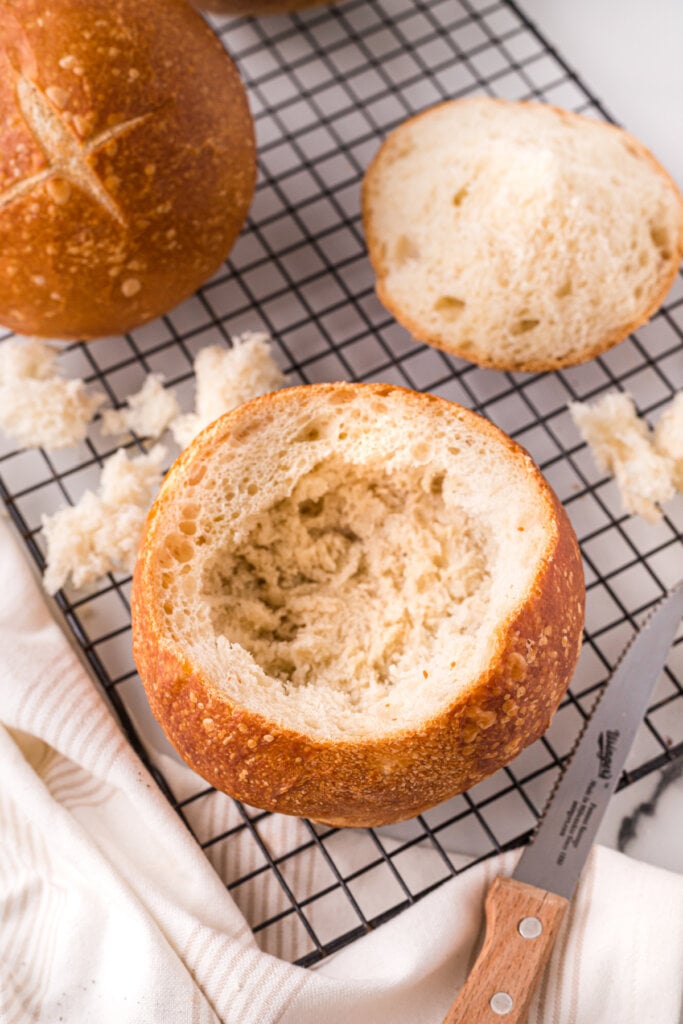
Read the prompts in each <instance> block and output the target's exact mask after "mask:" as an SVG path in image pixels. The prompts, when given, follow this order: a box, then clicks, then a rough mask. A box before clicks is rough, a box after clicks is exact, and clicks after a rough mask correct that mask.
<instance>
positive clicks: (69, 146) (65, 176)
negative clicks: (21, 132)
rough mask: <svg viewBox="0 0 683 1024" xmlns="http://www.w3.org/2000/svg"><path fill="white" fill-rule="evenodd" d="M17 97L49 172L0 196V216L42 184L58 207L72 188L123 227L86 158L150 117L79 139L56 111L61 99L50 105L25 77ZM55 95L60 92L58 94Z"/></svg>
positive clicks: (46, 95)
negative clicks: (77, 189)
mask: <svg viewBox="0 0 683 1024" xmlns="http://www.w3.org/2000/svg"><path fill="white" fill-rule="evenodd" d="M16 91H17V101H18V104H19V109H20V110H21V113H22V115H23V117H24V121H25V122H26V125H27V126H28V128H29V129H30V130H31V133H32V134H33V137H34V138H35V140H36V142H37V143H38V145H39V146H40V149H41V151H42V153H43V155H44V157H45V160H46V161H47V163H48V166H47V167H46V168H45V169H44V170H42V171H38V172H37V173H36V174H32V175H31V176H30V177H28V178H22V179H21V180H20V181H17V182H15V183H14V184H13V185H10V186H9V188H6V189H5V191H4V192H0V210H2V209H3V208H4V207H6V206H9V205H10V203H13V202H14V200H15V199H19V198H20V197H22V196H25V195H27V194H28V193H30V192H32V191H33V189H34V188H35V187H36V186H37V185H40V184H42V183H43V182H47V183H48V184H47V190H48V193H49V195H50V198H51V199H52V200H53V201H54V202H55V203H56V204H57V205H58V206H63V205H64V204H65V203H67V202H68V200H69V195H70V193H71V186H72V185H75V186H76V187H77V188H80V189H81V190H82V191H83V192H85V193H86V194H87V195H89V196H90V197H91V199H93V200H94V201H95V202H96V203H97V204H98V205H99V206H101V207H102V208H103V209H104V210H106V211H107V213H108V214H109V215H110V216H111V217H113V218H114V219H115V220H117V221H118V222H119V223H120V224H122V225H124V226H125V224H126V218H125V216H124V214H123V211H122V210H121V208H120V207H119V205H118V204H117V203H116V201H115V200H114V199H113V197H112V195H111V193H110V192H109V191H107V189H106V188H105V186H104V185H103V183H102V182H101V181H100V179H99V177H98V176H97V174H96V173H95V171H94V170H93V168H92V167H91V166H90V164H89V157H90V156H91V155H92V154H93V153H95V152H97V150H98V149H100V148H101V147H102V146H104V145H106V144H107V143H108V142H111V141H112V140H114V139H117V138H118V137H119V136H120V135H123V134H125V133H127V132H128V130H129V129H130V128H133V127H134V126H136V125H138V124H141V123H142V122H143V121H146V120H147V118H149V117H150V116H151V114H152V113H153V112H152V111H150V112H148V113H147V114H141V115H140V116H139V117H133V118H131V119H130V120H129V121H122V122H121V123H120V124H117V125H114V126H113V127H112V128H106V129H105V130H104V131H101V132H98V134H97V135H94V136H93V137H92V138H91V139H80V138H79V137H78V135H77V134H75V133H74V132H73V131H72V129H71V128H70V127H69V125H68V124H67V123H66V121H65V120H64V118H63V117H60V115H59V111H58V109H57V108H58V106H59V103H58V99H61V97H57V96H55V98H53V100H50V97H49V91H50V90H49V89H48V90H47V92H46V93H44V92H42V90H41V89H39V88H38V86H37V85H36V84H35V82H32V81H30V80H29V79H28V78H25V77H24V76H23V75H20V76H18V77H17V85H16ZM54 91H55V93H57V92H58V90H56V89H55V90H54Z"/></svg>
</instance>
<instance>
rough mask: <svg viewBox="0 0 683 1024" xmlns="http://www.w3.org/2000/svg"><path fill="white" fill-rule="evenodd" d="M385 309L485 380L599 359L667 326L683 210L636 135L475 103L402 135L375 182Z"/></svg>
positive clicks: (379, 161) (369, 191)
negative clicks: (653, 321) (485, 369)
mask: <svg viewBox="0 0 683 1024" xmlns="http://www.w3.org/2000/svg"><path fill="white" fill-rule="evenodd" d="M363 220H364V225H365V233H366V239H367V244H368V250H369V254H370V259H371V262H372V265H373V267H374V270H375V273H376V275H377V294H378V296H379V298H380V300H381V301H382V302H383V304H384V305H385V306H386V307H387V309H389V310H390V311H391V312H392V313H393V315H394V316H395V317H396V319H397V320H398V321H399V322H400V323H402V324H403V326H404V327H406V328H407V329H408V330H409V331H410V332H411V333H412V334H413V336H414V337H415V338H419V339H421V340H422V341H426V342H428V343H429V344H430V345H435V346H436V347H438V348H442V349H445V350H446V351H447V352H451V353H453V354H454V355H457V356H460V357H461V358H463V359H468V360H470V361H472V362H474V363H478V364H480V365H481V366H491V367H496V368H498V369H507V370H530V371H537V370H552V369H556V368H558V367H561V366H569V365H572V364H574V363H580V362H584V361H585V360H587V359H592V358H593V357H594V356H596V355H598V354H599V353H600V352H603V351H605V350H606V349H608V348H610V347H611V346H612V345H615V344H616V343H617V342H619V341H622V340H623V339H624V338H625V337H626V336H627V335H628V334H629V333H630V332H631V331H632V330H634V329H635V328H636V327H639V326H640V325H641V324H643V323H645V321H646V320H647V319H648V318H649V317H650V316H651V315H652V314H653V313H654V312H655V310H656V309H658V307H659V306H660V304H661V302H662V301H663V299H664V296H665V295H666V293H667V291H668V289H669V288H670V286H671V284H672V283H673V279H674V277H675V275H676V271H677V269H678V266H679V264H680V261H681V254H682V253H683V199H682V198H681V195H680V193H679V191H678V189H677V188H676V185H675V184H674V182H673V181H672V180H671V178H670V177H669V175H668V174H667V173H666V171H665V170H664V169H663V168H662V167H661V166H660V165H659V164H658V163H657V161H656V160H655V158H654V157H653V156H652V154H651V153H649V152H648V150H647V149H645V147H644V146H643V145H642V144H641V143H640V142H638V140H637V139H635V138H634V137H633V136H632V135H629V134H628V133H627V132H625V131H622V130H621V129H619V128H616V127H614V126H613V125H609V124H604V123H601V122H598V121H594V120H590V119H589V118H586V117H581V116H579V115H578V114H572V113H569V112H567V111H565V110H559V109H558V108H556V107H550V106H547V105H545V104H542V103H508V102H504V101H502V100H494V99H490V98H488V97H481V96H480V97H472V98H467V99H460V100H453V101H450V102H447V103H442V104H439V105H438V106H435V107H432V108H431V109H429V110H426V111H424V112H423V113H421V114H418V115H417V116H416V117H412V118H410V119H408V120H407V121H404V122H403V124H401V125H399V127H398V128H396V129H395V130H394V131H393V132H391V133H390V135H389V136H388V137H387V139H386V141H385V142H384V144H383V145H382V147H381V148H380V150H379V152H378V153H377V155H376V156H375V158H374V160H373V161H372V163H371V165H370V167H369V168H368V171H367V174H366V176H365V180H364V185H363Z"/></svg>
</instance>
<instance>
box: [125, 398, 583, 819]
mask: <svg viewBox="0 0 683 1024" xmlns="http://www.w3.org/2000/svg"><path fill="white" fill-rule="evenodd" d="M583 601H584V587H583V576H582V568H581V559H580V555H579V551H578V547H577V543H576V538H575V536H574V533H573V530H572V528H571V526H570V524H569V520H568V519H567V516H566V514H565V512H564V510H563V509H562V507H561V505H560V504H559V502H558V501H557V499H556V497H555V496H554V494H553V492H552V491H551V489H550V487H549V486H548V484H547V483H546V482H545V480H544V479H543V477H542V476H541V474H540V472H539V471H538V469H537V468H536V466H535V465H534V463H533V462H532V460H531V458H530V457H529V456H528V455H527V453H526V452H524V451H523V449H521V448H520V447H519V446H518V445H516V444H515V443H514V442H513V441H511V440H510V439H509V438H508V437H506V436H505V435H504V434H503V433H502V432H501V431H500V430H498V429H497V428H496V427H494V426H493V425H492V424H490V423H489V422H488V421H487V420H484V419H483V418H481V417H479V416H477V415H476V414H474V413H472V412H470V411H468V410H466V409H463V408H461V407H460V406H458V405H455V404H453V403H450V402H447V401H445V400H444V399H440V398H436V397H434V396H432V395H426V394H418V393H415V392H411V391H407V390H405V389H402V388H396V387H393V386H390V385H380V384H376V385H371V384H345V383H339V384H318V385H311V386H304V387H296V388H290V389H285V390H282V391H279V392H276V393H273V394H271V395H267V396H265V397H261V398H257V399H254V400H253V401H251V402H249V403H247V404H246V405H243V406H241V407H239V408H238V409H236V410H234V411H233V412H230V413H228V414H227V415H225V416H222V417H221V418H220V419H218V420H216V421H215V422H214V423H213V424H212V425H210V426H209V427H207V428H206V430H204V431H203V432H202V433H201V434H200V435H199V437H198V438H196V439H195V441H194V442H193V443H192V444H191V445H190V447H189V448H188V449H186V451H185V452H183V454H182V455H181V456H180V458H179V459H178V460H177V461H176V462H175V464H174V465H173V467H172V468H171V470H170V471H169V473H168V475H167V477H166V479H165V481H164V483H163V486H162V488H161V491H160V493H159V495H158V497H157V499H156V501H155V503H154V505H153V507H152V509H151V511H150V514H149V518H148V520H147V524H146V528H145V532H144V535H143V538H142V541H141V545H140V550H139V555H138V560H137V563H136V568H135V573H134V582H133V597H132V612H133V647H134V656H135V660H136V664H137V667H138V670H139V673H140V676H141V678H142V681H143V684H144V686H145V688H146V691H147V695H148V698H149V702H150V705H151V708H152V711H153V712H154V714H155V715H156V717H157V718H158V720H159V722H160V723H161V725H162V726H163V728H164V730H165V731H166V733H167V735H168V737H169V739H170V740H171V742H172V743H173V744H174V745H175V747H176V749H177V750H178V752H179V753H180V754H181V756H182V757H183V758H184V759H185V760H186V761H187V763H188V764H189V765H190V766H191V767H192V768H193V769H194V770H195V771H197V772H198V773H199V774H200V775H202V776H203V777H204V778H205V779H207V780H208V781H209V782H210V783H211V784H212V785H214V786H215V787H216V788H218V789H220V790H223V791H225V792H227V793H230V794H231V795H232V796H234V797H237V798H239V799H241V800H244V801H246V802H247V803H249V804H251V805H254V806H256V807H263V808H267V809H269V810H276V811H281V812H284V813H287V814H295V815H301V816H307V817H311V818H313V819H316V820H318V821H323V822H328V823H330V824H333V825H354V826H362V825H376V824H379V823H383V822H384V823H386V822H392V821H398V820H400V819H403V818H407V817H410V816H412V815H415V814H417V813H418V812H420V811H423V810H425V809H426V808H427V807H430V806H432V805H433V804H435V803H437V802H439V801H441V800H445V799H446V798H448V797H451V796H452V795H454V794H455V793H458V792H460V791H462V790H464V789H466V788H467V787H469V786H472V785H473V784H474V783H476V782H478V781H479V780H480V779H482V778H484V777H485V776H487V775H489V774H490V773H491V772H493V771H495V770H496V769H497V768H499V767H500V766H501V765H503V764H506V763H507V762H508V761H510V760H511V759H512V758H513V757H514V756H515V755H516V754H518V753H519V751H520V750H522V748H523V747H525V746H526V745H527V744H529V743H530V742H532V741H533V740H535V739H536V738H537V737H538V736H539V735H540V734H541V733H542V732H543V731H544V730H545V729H546V727H547V726H548V723H549V721H550V718H551V716H552V714H553V712H554V710H555V708H556V707H557V705H558V703H559V701H560V699H561V697H562V695H563V694H564V692H565V690H566V687H567V685H568V683H569V680H570V677H571V674H572V670H573V668H574V664H575V662H576V658H577V655H578V650H579V645H580V639H581V629H582V622H583Z"/></svg>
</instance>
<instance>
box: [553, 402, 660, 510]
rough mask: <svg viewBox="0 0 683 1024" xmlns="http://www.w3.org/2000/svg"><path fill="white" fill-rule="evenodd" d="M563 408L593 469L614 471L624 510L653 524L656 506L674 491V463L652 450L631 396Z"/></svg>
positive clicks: (646, 430) (645, 426)
mask: <svg viewBox="0 0 683 1024" xmlns="http://www.w3.org/2000/svg"><path fill="white" fill-rule="evenodd" d="M569 412H570V413H571V416H572V419H573V420H574V423H575V424H576V426H577V427H578V428H579V432H580V434H581V436H582V438H583V439H584V441H586V443H587V444H588V445H589V446H590V448H591V450H592V452H593V457H594V458H595V461H596V463H597V465H598V467H599V468H600V469H603V470H605V471H606V472H609V473H613V474H614V478H615V480H616V483H617V486H618V488H619V493H620V495H621V500H622V502H623V505H624V509H625V510H626V511H627V512H629V513H630V514H631V515H639V516H642V517H643V519H645V520H647V522H649V523H656V522H658V521H659V520H660V519H661V518H662V510H661V508H660V507H659V506H660V505H662V504H663V503H664V502H667V501H669V500H670V499H671V498H673V496H674V494H675V490H676V489H675V486H674V481H673V475H674V463H673V461H672V459H671V458H670V457H669V456H668V455H667V454H661V453H660V452H659V451H656V450H655V448H654V446H653V444H652V441H651V438H650V431H649V428H648V425H647V423H645V422H644V421H643V420H641V419H639V418H638V414H637V412H636V408H635V404H634V402H633V399H632V398H631V396H630V395H628V394H622V393H612V394H607V395H605V396H604V397H603V398H601V399H599V400H598V401H597V402H595V403H594V404H593V405H588V404H586V403H581V402H571V403H570V405H569Z"/></svg>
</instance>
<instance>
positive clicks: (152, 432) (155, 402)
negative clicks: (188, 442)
mask: <svg viewBox="0 0 683 1024" xmlns="http://www.w3.org/2000/svg"><path fill="white" fill-rule="evenodd" d="M163 382H164V377H163V375H162V374H160V373H150V374H148V376H147V377H146V378H145V382H144V384H143V385H142V387H141V388H140V390H139V391H137V392H136V393H135V394H134V395H130V396H129V397H128V398H127V399H126V407H125V408H123V409H104V410H103V412H102V433H103V434H105V435H106V436H110V435H112V434H125V433H127V432H131V433H133V434H137V435H138V437H152V438H157V437H161V435H162V434H163V432H164V431H165V430H166V428H167V427H168V426H169V425H170V424H171V422H172V421H173V420H174V419H176V417H178V416H179V415H180V406H179V405H178V400H177V398H176V396H175V391H173V389H172V388H165V387H164V383H163Z"/></svg>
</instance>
